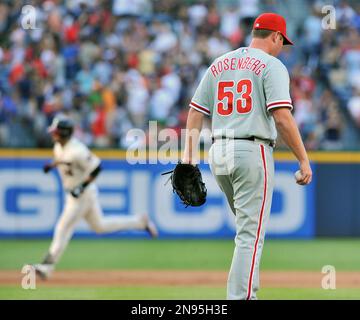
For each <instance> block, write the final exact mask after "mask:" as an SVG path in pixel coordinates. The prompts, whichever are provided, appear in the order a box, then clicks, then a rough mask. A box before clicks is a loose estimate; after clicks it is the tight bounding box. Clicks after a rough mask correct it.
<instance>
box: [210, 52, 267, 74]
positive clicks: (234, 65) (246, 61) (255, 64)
mask: <svg viewBox="0 0 360 320" xmlns="http://www.w3.org/2000/svg"><path fill="white" fill-rule="evenodd" d="M265 68H266V64H265V63H262V61H261V60H259V59H256V58H251V57H246V58H231V59H229V58H225V59H223V60H219V61H215V62H214V63H213V64H212V65H211V67H210V71H211V73H212V75H213V76H214V78H216V77H217V76H218V75H219V74H221V73H222V72H223V71H227V70H245V69H248V70H251V71H252V72H254V73H255V74H256V75H257V76H259V75H260V74H261V72H262V71H263V69H265Z"/></svg>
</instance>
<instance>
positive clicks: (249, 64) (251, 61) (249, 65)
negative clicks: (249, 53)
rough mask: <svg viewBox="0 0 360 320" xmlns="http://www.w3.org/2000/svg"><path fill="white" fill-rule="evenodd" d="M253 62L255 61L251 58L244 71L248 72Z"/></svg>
mask: <svg viewBox="0 0 360 320" xmlns="http://www.w3.org/2000/svg"><path fill="white" fill-rule="evenodd" d="M254 60H255V58H251V60H250V61H249V63H248V64H247V66H246V69H248V70H249V69H250V67H251V65H252V64H253V62H254Z"/></svg>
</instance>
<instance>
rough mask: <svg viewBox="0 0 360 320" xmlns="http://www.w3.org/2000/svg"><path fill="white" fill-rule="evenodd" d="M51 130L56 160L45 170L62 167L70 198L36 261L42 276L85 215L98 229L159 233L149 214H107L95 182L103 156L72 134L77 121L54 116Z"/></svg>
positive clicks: (66, 201) (63, 178) (93, 226)
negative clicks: (39, 260) (45, 250)
mask: <svg viewBox="0 0 360 320" xmlns="http://www.w3.org/2000/svg"><path fill="white" fill-rule="evenodd" d="M48 131H49V132H50V133H51V135H52V138H53V140H54V161H53V162H52V163H49V164H46V165H45V166H44V172H45V173H47V172H49V171H50V170H51V169H53V168H55V167H57V168H58V170H59V173H60V177H61V180H62V183H63V187H64V189H65V191H66V200H65V206H64V210H63V212H62V213H61V216H60V218H59V220H58V222H57V224H56V227H55V232H54V237H53V240H52V243H51V245H50V248H49V251H48V254H47V255H46V257H45V259H44V261H43V262H42V263H41V264H36V265H34V267H35V270H36V272H37V274H38V275H39V276H40V277H41V278H42V279H46V278H48V277H49V276H50V275H51V273H52V272H53V270H54V266H55V264H56V263H57V262H58V261H59V259H60V257H61V255H62V254H63V252H64V250H65V249H66V247H67V245H68V243H69V241H70V239H71V237H72V235H73V233H74V229H75V226H76V225H77V223H78V222H79V221H80V220H81V219H85V220H86V221H87V222H88V224H89V225H90V227H91V228H92V229H93V230H94V231H95V232H97V233H107V232H114V231H120V230H146V231H147V232H149V234H150V235H151V236H152V237H156V236H157V234H158V232H157V229H156V227H155V225H154V224H153V223H152V222H151V221H150V220H149V218H148V216H147V215H145V214H144V215H135V216H130V217H121V216H115V215H114V216H106V217H104V216H103V213H102V209H101V207H100V203H99V198H98V189H97V186H96V184H95V183H94V180H95V179H96V177H97V176H98V174H99V172H100V171H101V163H100V159H99V158H98V157H97V156H96V155H95V154H93V153H92V152H91V151H90V150H89V149H88V148H87V147H86V146H85V145H84V144H83V143H81V142H80V141H79V140H77V139H76V138H74V137H72V133H73V123H72V122H71V120H70V119H68V118H65V117H57V118H54V121H53V122H52V124H51V126H50V127H49V130H48Z"/></svg>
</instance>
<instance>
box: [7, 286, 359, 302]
mask: <svg viewBox="0 0 360 320" xmlns="http://www.w3.org/2000/svg"><path fill="white" fill-rule="evenodd" d="M225 292H226V289H225V287H224V288H223V287H204V286H197V287H177V286H176V287H174V286H173V287H162V286H158V287H120V288H114V287H111V288H108V287H95V288H87V287H57V288H52V287H38V288H37V289H35V290H24V289H22V288H19V287H12V286H8V287H0V300H3V299H21V300H27V299H31V300H37V299H46V300H53V299H62V300H67V299H77V300H87V299H93V300H101V299H104V300H113V299H115V300H223V299H225V294H226V293H225ZM258 298H259V299H260V300H329V299H331V300H341V299H347V300H351V299H356V300H359V299H360V289H336V290H323V289H303V288H301V289H287V288H281V289H278V288H275V289H273V288H263V289H261V290H260V291H259V293H258Z"/></svg>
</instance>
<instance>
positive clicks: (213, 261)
mask: <svg viewBox="0 0 360 320" xmlns="http://www.w3.org/2000/svg"><path fill="white" fill-rule="evenodd" d="M49 244H50V240H0V269H20V268H21V267H22V266H23V265H24V264H26V263H36V262H39V261H41V259H42V257H43V256H44V254H45V253H46V251H47V249H48V246H49ZM233 248H234V243H233V241H232V240H155V241H154V240H125V239H119V240H113V239H96V240H78V239H74V240H72V241H71V243H70V245H69V247H68V249H67V250H66V252H65V254H64V256H63V259H62V260H61V262H60V263H59V265H58V269H63V270H65V269H73V270H75V269H88V270H96V269H187V270H191V269H193V270H202V269H205V270H228V269H229V266H230V263H231V258H232V252H233ZM359 248H360V239H337V240H334V239H321V240H312V241H301V240H296V241H289V240H286V241H285V240H266V241H265V247H264V250H263V258H262V264H261V270H317V271H319V270H321V268H322V267H323V266H324V265H333V266H335V268H336V270H344V271H346V270H348V271H357V270H358V271H359V270H360V255H359V254H358V252H359Z"/></svg>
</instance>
